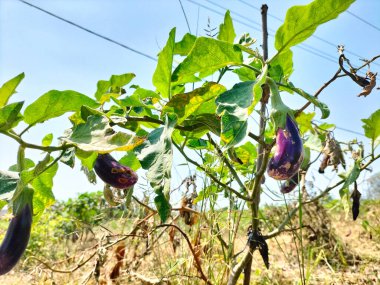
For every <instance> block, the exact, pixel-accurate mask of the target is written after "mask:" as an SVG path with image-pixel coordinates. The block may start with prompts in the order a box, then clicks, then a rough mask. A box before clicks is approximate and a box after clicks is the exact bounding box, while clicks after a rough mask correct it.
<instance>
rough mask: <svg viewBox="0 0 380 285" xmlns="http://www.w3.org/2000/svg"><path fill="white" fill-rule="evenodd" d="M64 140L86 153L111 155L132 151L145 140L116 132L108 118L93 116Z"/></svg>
mask: <svg viewBox="0 0 380 285" xmlns="http://www.w3.org/2000/svg"><path fill="white" fill-rule="evenodd" d="M63 140H64V141H66V142H68V143H70V144H74V145H76V146H77V147H78V148H79V149H81V150H83V151H86V152H91V151H96V152H99V153H109V152H112V151H115V150H118V151H128V150H132V149H133V148H135V147H136V146H138V145H140V144H141V143H143V141H144V138H140V137H136V136H134V135H130V134H126V133H123V132H115V131H114V130H113V129H112V128H111V127H110V125H109V120H108V118H107V117H105V116H100V115H93V116H89V117H88V118H87V122H86V123H84V124H79V125H77V126H75V127H74V128H73V131H72V133H71V135H70V136H69V137H67V138H63Z"/></svg>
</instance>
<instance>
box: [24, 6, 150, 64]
mask: <svg viewBox="0 0 380 285" xmlns="http://www.w3.org/2000/svg"><path fill="white" fill-rule="evenodd" d="M19 1H20V2H21V3H24V4H26V5H29V6H30V7H33V8H35V9H37V10H40V11H42V12H44V13H46V14H48V15H50V16H53V17H54V18H57V19H59V20H61V21H64V22H66V23H68V24H70V25H72V26H75V27H77V28H79V29H81V30H83V31H86V32H88V33H90V34H93V35H94V36H97V37H99V38H102V39H103V40H106V41H109V42H111V43H113V44H116V45H118V46H121V47H122V48H125V49H127V50H129V51H131V52H134V53H137V54H139V55H142V56H144V57H146V58H149V59H151V60H153V61H157V59H156V58H155V57H153V56H150V55H149V54H146V53H143V52H141V51H138V50H136V49H134V48H131V47H129V46H127V45H125V44H123V43H120V42H118V41H116V40H113V39H111V38H108V37H106V36H103V35H101V34H99V33H97V32H94V31H92V30H90V29H87V28H85V27H83V26H80V25H78V24H76V23H74V22H72V21H69V20H67V19H65V18H62V17H60V16H58V15H56V14H54V13H52V12H49V11H47V10H45V9H42V8H40V7H38V6H36V5H33V4H31V3H29V2H27V1H24V0H19Z"/></svg>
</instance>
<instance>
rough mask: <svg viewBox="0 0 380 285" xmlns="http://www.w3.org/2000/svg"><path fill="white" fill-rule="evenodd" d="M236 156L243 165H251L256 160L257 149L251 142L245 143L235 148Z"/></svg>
mask: <svg viewBox="0 0 380 285" xmlns="http://www.w3.org/2000/svg"><path fill="white" fill-rule="evenodd" d="M235 153H236V156H237V157H238V158H239V159H240V160H241V161H242V162H243V164H245V165H252V164H254V163H255V160H256V158H257V149H256V147H255V145H254V144H252V143H251V142H246V143H245V144H243V145H241V146H239V147H237V148H235Z"/></svg>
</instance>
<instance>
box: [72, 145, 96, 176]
mask: <svg viewBox="0 0 380 285" xmlns="http://www.w3.org/2000/svg"><path fill="white" fill-rule="evenodd" d="M75 155H76V157H78V158H79V160H80V161H81V163H82V165H83V166H84V167H86V168H87V169H88V170H89V171H91V170H92V169H93V168H94V164H95V160H96V158H97V157H98V154H97V153H96V152H95V151H83V150H81V149H77V150H76V151H75Z"/></svg>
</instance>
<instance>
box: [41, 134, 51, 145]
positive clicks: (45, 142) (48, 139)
mask: <svg viewBox="0 0 380 285" xmlns="http://www.w3.org/2000/svg"><path fill="white" fill-rule="evenodd" d="M52 141H53V134H52V133H50V134H47V135H46V136H44V137H43V139H42V145H43V146H49V145H51V143H52Z"/></svg>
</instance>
